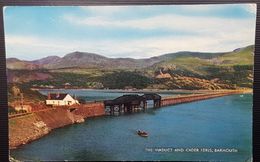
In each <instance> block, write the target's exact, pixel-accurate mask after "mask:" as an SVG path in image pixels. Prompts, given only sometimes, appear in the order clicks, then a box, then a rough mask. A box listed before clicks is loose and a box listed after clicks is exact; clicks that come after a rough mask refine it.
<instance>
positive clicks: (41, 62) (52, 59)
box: [32, 56, 61, 65]
mask: <svg viewBox="0 0 260 162" xmlns="http://www.w3.org/2000/svg"><path fill="white" fill-rule="evenodd" d="M60 59H61V58H60V57H59V56H47V57H44V58H42V59H38V60H34V61H32V63H35V64H39V65H44V64H50V63H53V62H57V61H58V60H60Z"/></svg>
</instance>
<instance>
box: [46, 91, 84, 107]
mask: <svg viewBox="0 0 260 162" xmlns="http://www.w3.org/2000/svg"><path fill="white" fill-rule="evenodd" d="M74 104H79V101H78V100H76V99H75V98H73V97H72V96H71V95H69V94H67V93H49V94H48V99H47V100H46V105H52V106H69V105H74Z"/></svg>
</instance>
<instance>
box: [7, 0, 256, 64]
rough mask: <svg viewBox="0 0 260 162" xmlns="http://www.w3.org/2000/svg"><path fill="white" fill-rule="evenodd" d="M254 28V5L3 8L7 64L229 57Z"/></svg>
mask: <svg viewBox="0 0 260 162" xmlns="http://www.w3.org/2000/svg"><path fill="white" fill-rule="evenodd" d="M255 24H256V5H255V4H218V5H154V6H149V5H148V6H73V7H58V6H52V7H40V6H36V7H24V6H8V7H5V8H4V30H5V42H6V54H7V58H10V57H15V58H19V59H22V60H35V59H39V58H43V57H47V56H53V55H56V56H60V57H62V56H64V55H66V54H68V53H71V52H74V51H81V52H90V53H96V54H100V55H103V56H106V57H112V58H118V57H121V58H126V57H130V58H149V57H153V56H159V55H162V54H166V53H173V52H178V51H199V52H227V51H232V50H234V49H236V48H240V47H245V46H248V45H252V44H254V42H255Z"/></svg>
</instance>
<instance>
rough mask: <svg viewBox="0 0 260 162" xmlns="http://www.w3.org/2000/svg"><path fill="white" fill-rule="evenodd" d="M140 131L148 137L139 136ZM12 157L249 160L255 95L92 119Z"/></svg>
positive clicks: (59, 130) (25, 148)
mask: <svg viewBox="0 0 260 162" xmlns="http://www.w3.org/2000/svg"><path fill="white" fill-rule="evenodd" d="M139 129H140V130H145V131H146V132H148V133H149V136H148V137H147V138H144V137H140V136H138V135H137V134H136V130H139ZM221 149H222V150H221ZM11 156H12V157H14V158H16V159H18V160H177V161H178V160H196V161H198V160H203V161H236V162H240V161H241V162H244V161H249V160H250V159H251V157H252V94H246V95H243V96H240V95H231V96H225V97H219V98H213V99H208V100H203V101H196V102H191V103H185V104H179V105H175V106H168V107H163V108H159V109H148V110H147V111H146V112H140V113H134V114H129V115H122V116H103V117H96V118H88V119H87V120H86V121H85V122H84V123H81V124H74V125H69V126H66V127H63V128H59V129H56V130H53V131H52V132H51V133H50V134H48V135H46V136H44V137H43V138H41V139H39V140H36V141H34V142H32V143H29V144H26V145H24V146H22V147H20V148H18V149H16V150H11Z"/></svg>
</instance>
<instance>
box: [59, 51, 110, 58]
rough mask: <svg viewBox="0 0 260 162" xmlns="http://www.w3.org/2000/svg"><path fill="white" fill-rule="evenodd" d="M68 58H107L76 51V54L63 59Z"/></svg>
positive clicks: (70, 54) (73, 53)
mask: <svg viewBox="0 0 260 162" xmlns="http://www.w3.org/2000/svg"><path fill="white" fill-rule="evenodd" d="M67 58H69V59H81V58H102V59H104V58H106V57H104V56H101V55H98V54H95V53H88V52H79V51H75V52H72V53H69V54H67V55H65V56H64V57H63V59H67Z"/></svg>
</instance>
